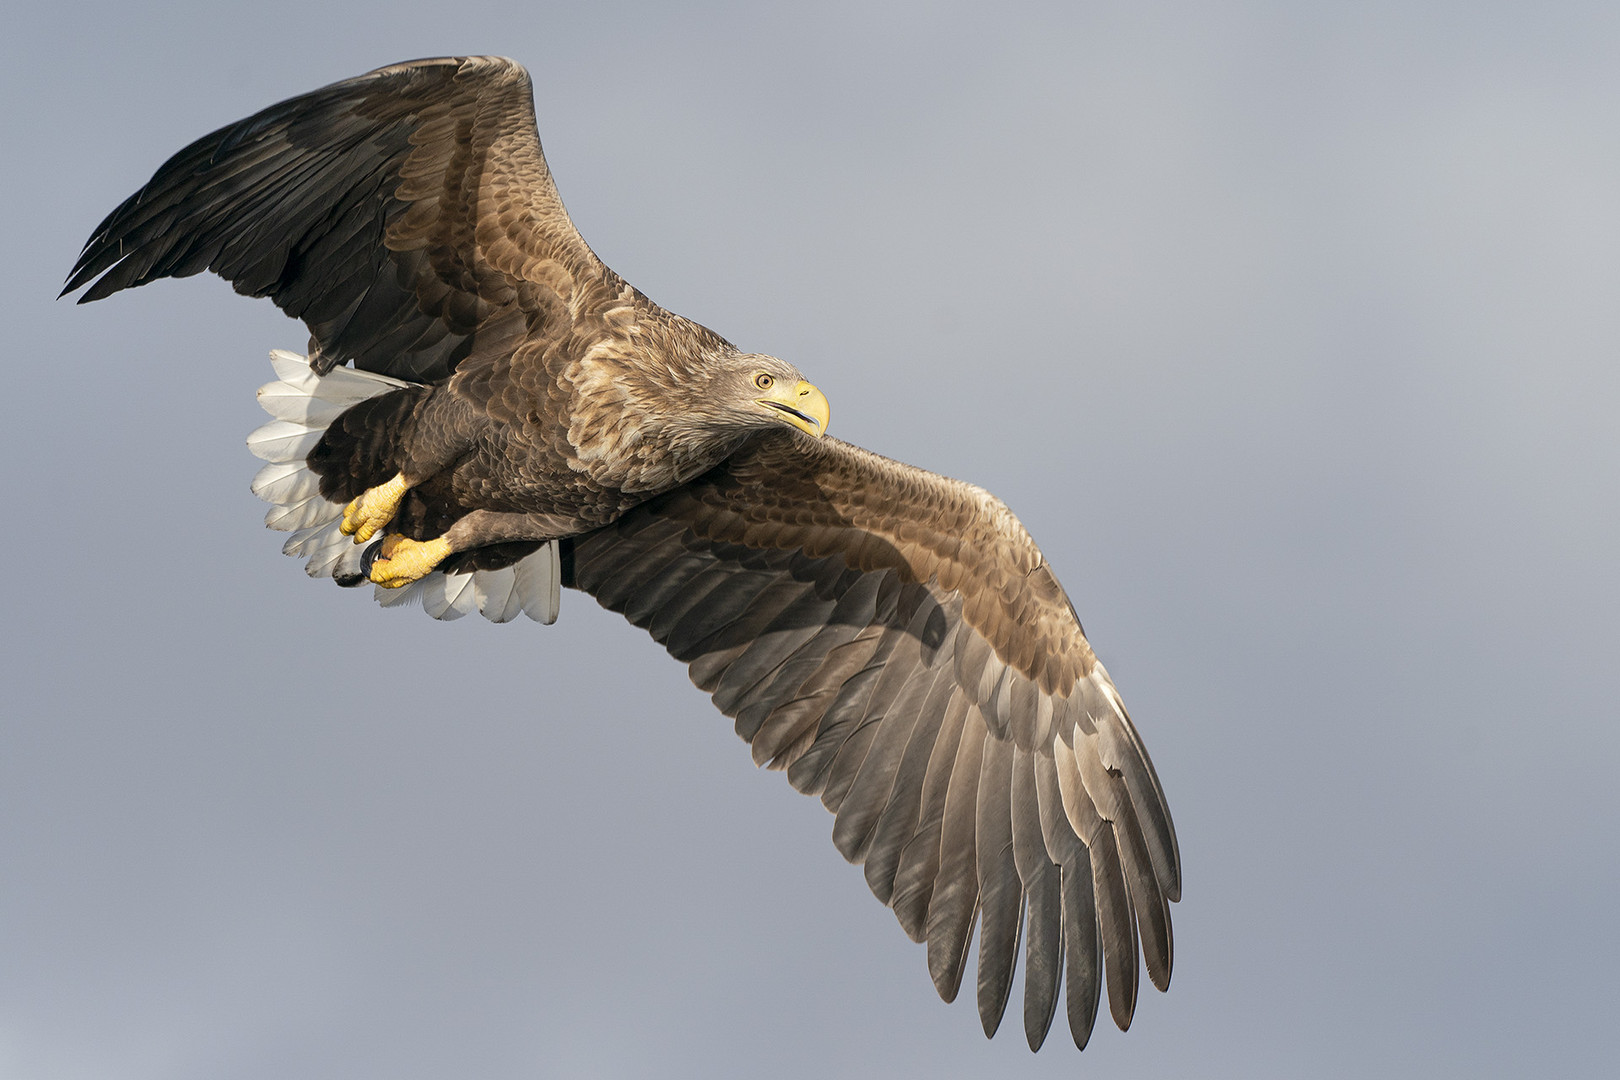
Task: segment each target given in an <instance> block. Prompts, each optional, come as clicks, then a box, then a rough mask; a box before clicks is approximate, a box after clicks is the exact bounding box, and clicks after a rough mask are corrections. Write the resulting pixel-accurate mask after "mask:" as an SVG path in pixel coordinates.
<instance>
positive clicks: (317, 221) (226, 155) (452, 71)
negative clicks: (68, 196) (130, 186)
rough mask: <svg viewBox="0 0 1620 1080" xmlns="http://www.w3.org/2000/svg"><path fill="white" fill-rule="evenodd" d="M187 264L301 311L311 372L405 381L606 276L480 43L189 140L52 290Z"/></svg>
mask: <svg viewBox="0 0 1620 1080" xmlns="http://www.w3.org/2000/svg"><path fill="white" fill-rule="evenodd" d="M202 270H212V271H214V272H215V273H217V274H219V275H220V276H221V277H223V278H225V279H226V280H228V281H230V282H231V283H232V285H234V286H235V288H236V291H237V292H240V293H245V294H247V295H250V296H268V297H270V298H271V299H272V300H274V301H275V303H276V305H277V306H278V307H280V308H281V309H282V310H283V311H285V312H286V313H287V314H289V315H292V316H294V317H296V318H299V319H302V320H303V321H304V322H305V323H306V324H307V325H308V326H309V330H310V334H311V335H312V340H311V352H312V353H313V354H315V355H313V356H312V361H313V362H314V363H315V365H316V368H317V370H318V371H325V370H328V369H329V368H330V367H332V366H334V365H336V364H341V363H344V362H347V361H353V362H354V364H355V366H356V367H360V368H363V369H365V370H368V371H375V372H379V373H382V374H385V375H389V376H393V377H395V378H401V379H410V380H413V381H418V382H435V381H438V380H441V379H444V378H447V377H448V376H449V375H450V373H451V372H452V371H454V370H455V368H456V367H457V365H458V364H460V363H461V362H462V361H463V360H465V359H467V358H468V357H469V356H485V355H487V356H504V355H507V354H510V353H511V352H512V351H513V349H514V348H516V346H517V345H519V344H521V343H522V342H524V341H525V340H527V339H530V338H534V337H540V336H544V335H546V334H547V333H548V331H549V332H554V333H560V332H563V330H564V329H565V328H566V325H567V324H568V322H569V321H570V320H569V319H568V318H567V316H568V315H569V314H570V313H574V314H577V312H578V310H579V308H580V307H581V306H583V305H585V304H587V303H589V298H590V296H591V295H604V296H605V295H606V294H612V295H617V294H619V293H620V292H621V290H622V289H623V288H624V287H623V283H622V282H620V281H619V279H618V278H617V277H616V276H614V275H613V274H612V272H611V271H609V270H608V269H607V268H606V267H604V266H603V265H602V264H601V262H600V261H599V260H598V259H597V258H596V256H595V255H594V254H593V253H592V252H591V250H590V248H589V247H588V246H586V244H585V241H584V240H582V239H580V236H579V233H578V232H577V231H575V229H574V225H573V222H571V221H570V220H569V218H568V214H567V212H566V211H565V210H564V209H563V205H562V201H561V199H559V198H558V196H557V189H556V187H555V186H554V185H553V183H552V180H551V173H550V170H549V169H548V168H547V167H546V160H545V157H544V155H543V154H542V153H541V149H540V137H539V135H538V133H537V131H536V128H535V118H534V98H533V91H532V88H531V85H530V82H529V75H528V73H527V72H526V71H524V69H523V68H522V66H521V65H519V64H517V63H515V62H513V61H511V60H505V59H500V58H490V57H451V58H446V59H436V60H417V61H413V62H410V63H405V64H395V65H393V66H391V67H385V68H380V69H378V70H376V71H373V72H371V73H370V74H367V75H361V76H359V77H358V78H354V79H348V80H345V81H343V82H339V83H334V84H332V85H331V86H328V87H325V88H323V89H320V90H316V91H314V92H312V93H309V94H304V95H302V96H299V97H295V98H291V99H289V100H287V101H284V102H282V103H281V104H279V105H273V106H271V107H270V108H268V109H265V110H264V111H263V112H260V113H258V114H256V115H254V116H250V117H248V118H247V119H246V120H242V121H239V122H238V123H235V124H231V125H229V126H227V127H224V128H221V129H220V130H218V131H216V132H214V133H213V134H212V135H208V136H205V137H204V138H201V139H198V140H197V141H196V142H194V143H192V144H191V145H190V146H188V147H186V148H185V149H184V150H182V151H180V152H179V153H178V154H176V155H174V157H172V158H170V159H169V160H168V161H167V162H165V163H164V165H163V167H162V168H160V169H159V170H158V171H157V173H156V174H155V175H154V176H153V177H152V179H151V180H149V181H148V182H147V183H146V186H144V187H143V188H141V190H140V191H138V192H136V193H135V194H134V195H132V196H130V197H129V198H128V199H126V200H125V201H124V203H123V205H121V206H120V207H118V209H116V210H114V211H113V212H112V213H111V214H109V215H108V216H107V219H106V220H105V221H103V222H102V223H101V225H100V226H99V227H98V228H97V229H96V231H95V233H94V235H92V236H91V238H90V240H89V242H88V243H87V244H85V247H84V251H83V253H82V254H81V255H80V256H79V261H78V264H77V265H76V266H75V267H74V269H73V273H72V275H71V276H70V277H69V278H68V282H67V286H66V288H64V289H63V293H64V294H65V293H68V292H71V291H73V290H74V289H78V288H80V287H81V286H84V285H86V284H87V283H90V282H91V281H92V280H94V284H91V285H90V288H89V289H87V290H86V291H85V293H84V295H83V296H82V297H80V302H81V303H83V302H86V301H90V300H98V299H100V298H102V297H104V296H107V295H109V294H111V293H114V292H117V291H118V290H120V289H125V288H129V287H132V286H135V285H144V284H146V283H147V282H149V281H153V280H155V279H157V278H161V277H185V276H187V275H190V274H196V273H199V272H200V271H202ZM98 275H99V277H98Z"/></svg>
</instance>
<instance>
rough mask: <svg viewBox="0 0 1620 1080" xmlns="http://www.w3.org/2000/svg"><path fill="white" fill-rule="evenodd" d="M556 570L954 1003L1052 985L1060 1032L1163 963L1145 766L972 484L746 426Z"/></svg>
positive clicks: (1037, 581) (998, 512) (1039, 1017)
mask: <svg viewBox="0 0 1620 1080" xmlns="http://www.w3.org/2000/svg"><path fill="white" fill-rule="evenodd" d="M571 560H572V564H571V566H572V569H571V572H570V575H569V577H568V578H567V579H565V580H566V581H567V583H568V584H570V585H573V586H574V587H576V588H579V589H583V590H584V591H586V592H588V593H591V594H592V595H594V596H595V597H596V598H597V599H598V600H599V601H600V602H601V603H602V604H603V605H604V606H605V607H608V608H610V609H612V610H615V611H620V612H622V613H624V614H625V616H626V617H627V618H628V619H630V621H631V622H633V623H635V624H636V625H637V626H641V627H644V628H646V629H647V630H648V631H649V632H650V633H651V634H652V636H653V637H654V638H655V639H656V640H657V641H659V642H660V643H661V644H663V645H664V646H665V647H666V648H667V649H668V650H669V651H670V653H671V654H672V655H674V656H675V657H676V658H677V659H679V660H681V661H683V662H685V663H687V664H689V665H690V671H691V675H692V679H693V681H694V682H695V683H696V684H697V685H698V686H699V687H701V688H702V689H703V690H706V691H708V692H709V693H710V694H711V695H713V698H714V702H715V704H716V705H718V706H719V707H720V709H721V710H722V711H723V712H724V713H726V714H727V715H728V716H732V717H734V718H735V719H736V727H737V733H738V734H739V735H741V736H742V737H743V738H744V739H746V740H748V741H749V743H750V744H751V745H752V747H753V752H754V759H755V761H756V762H759V763H761V764H764V765H767V766H769V767H771V768H776V769H783V770H785V771H786V772H787V776H788V780H789V782H790V783H792V784H793V786H794V787H795V788H797V789H798V790H800V791H802V792H804V793H806V794H810V795H817V796H819V797H820V798H821V800H822V802H823V803H824V804H825V805H826V806H827V808H828V809H829V810H831V811H832V812H833V813H834V814H835V815H836V818H835V821H834V825H833V841H834V843H835V844H836V845H837V847H838V850H839V851H840V852H841V853H842V854H843V855H844V856H845V857H846V858H848V859H849V860H850V861H852V862H856V863H863V864H864V865H865V869H866V879H867V883H868V884H869V885H870V886H871V889H872V892H873V893H874V894H875V895H876V896H877V897H878V899H879V900H881V901H882V902H884V903H885V904H887V905H889V906H890V907H891V908H892V909H893V910H894V912H895V915H896V917H897V918H898V919H899V921H900V924H901V926H902V927H903V928H904V929H905V931H906V933H907V934H908V935H910V936H911V937H912V938H913V939H914V940H918V941H924V942H926V943H927V947H928V967H929V973H930V975H931V976H932V977H933V980H934V984H935V987H936V988H937V989H938V990H939V993H940V995H941V996H942V997H943V998H945V999H946V1000H947V1001H948V1000H951V999H953V998H954V997H955V996H956V993H957V990H958V988H959V986H960V984H961V980H962V976H963V974H964V967H965V963H966V958H967V955H968V951H969V949H968V946H969V943H970V942H971V940H972V937H973V934H974V931H975V928H977V931H978V935H979V950H978V955H979V968H978V976H977V997H978V1006H979V1014H980V1018H981V1020H982V1021H983V1024H984V1028H985V1031H986V1033H992V1032H994V1031H995V1030H996V1027H997V1025H998V1024H999V1023H1000V1020H1001V1017H1002V1014H1003V1011H1004V1009H1005V1006H1006V1004H1007V1000H1008V997H1009V995H1010V990H1011V986H1012V982H1013V976H1014V971H1015V969H1016V967H1017V961H1018V957H1019V953H1020V952H1022V953H1023V954H1024V955H1025V957H1026V960H1025V963H1026V970H1025V979H1024V985H1025V994H1024V1031H1025V1036H1026V1038H1027V1039H1028V1041H1029V1044H1030V1046H1031V1047H1032V1048H1034V1047H1038V1046H1039V1045H1040V1044H1041V1043H1042V1041H1043V1040H1044V1039H1045V1037H1046V1033H1047V1030H1048V1028H1049V1026H1050V1024H1051V1020H1052V1017H1053V1015H1054V1013H1055V1011H1056V1008H1057V1002H1058V989H1059V986H1060V983H1062V982H1063V981H1065V980H1066V982H1067V987H1068V989H1067V993H1066V1001H1067V1010H1066V1011H1067V1015H1068V1019H1069V1028H1070V1031H1071V1033H1072V1035H1073V1036H1074V1039H1075V1042H1076V1044H1077V1045H1080V1046H1084V1045H1085V1043H1086V1040H1087V1039H1088V1038H1089V1036H1090V1033H1091V1028H1092V1024H1093V1022H1094V1019H1095V1017H1096V1012H1097V1007H1098V1003H1099V1000H1100V998H1101V987H1102V985H1103V984H1104V983H1106V985H1107V987H1108V998H1109V1004H1110V1009H1111V1012H1112V1015H1113V1018H1114V1020H1115V1022H1116V1023H1117V1024H1118V1025H1119V1026H1120V1027H1121V1028H1124V1027H1126V1026H1127V1025H1129V1023H1130V1020H1131V1016H1132V1013H1133V1010H1134V1008H1135V1002H1136V989H1137V972H1138V968H1139V962H1138V956H1139V955H1140V956H1141V957H1142V958H1143V960H1145V963H1146V967H1147V971H1148V975H1149V978H1150V979H1151V980H1152V981H1153V983H1154V984H1155V985H1156V986H1158V987H1160V988H1161V989H1163V988H1164V987H1166V986H1168V984H1169V978H1170V967H1171V962H1172V956H1171V934H1170V921H1169V915H1168V902H1169V901H1171V900H1174V899H1176V898H1178V897H1179V895H1180V889H1181V885H1180V876H1181V872H1180V859H1179V855H1178V854H1177V851H1176V842H1175V834H1174V831H1173V828H1172V826H1171V824H1170V817H1169V812H1168V810H1167V809H1166V807H1165V804H1164V799H1163V796H1162V794H1161V793H1160V790H1159V786H1158V780H1157V778H1156V777H1155V776H1154V773H1153V767H1152V764H1151V762H1149V760H1148V758H1147V755H1146V753H1145V752H1144V751H1143V750H1142V748H1141V744H1140V741H1139V740H1138V739H1137V737H1136V732H1135V729H1134V728H1133V727H1132V726H1131V723H1130V720H1129V718H1128V717H1127V715H1126V714H1125V711H1124V708H1123V705H1122V704H1121V703H1120V702H1119V699H1118V695H1117V693H1115V691H1114V689H1113V684H1112V683H1111V682H1110V681H1109V680H1108V676H1107V673H1106V672H1105V671H1104V670H1103V669H1102V667H1101V665H1099V664H1097V663H1096V660H1095V657H1093V656H1092V654H1091V651H1090V648H1089V646H1087V645H1086V643H1085V638H1084V635H1083V634H1082V633H1081V631H1080V627H1079V623H1078V622H1077V621H1076V620H1075V618H1074V614H1073V611H1072V609H1071V608H1070V607H1069V604H1068V600H1067V598H1066V597H1065V596H1064V595H1063V592H1062V590H1061V589H1060V588H1058V587H1057V583H1056V581H1055V580H1054V579H1053V578H1052V577H1051V575H1050V573H1049V572H1047V571H1046V568H1045V564H1044V560H1042V558H1041V556H1040V552H1039V550H1038V549H1036V548H1035V546H1034V544H1033V543H1032V542H1031V541H1030V540H1029V538H1028V536H1027V534H1025V533H1024V531H1023V529H1022V527H1021V526H1019V525H1018V523H1017V521H1016V519H1014V518H1013V517H1012V515H1011V514H1010V513H1008V512H1007V511H1006V508H1005V507H1003V506H1001V504H1000V503H999V502H996V501H995V500H993V499H991V498H990V497H989V496H988V495H985V494H984V493H983V492H981V491H979V490H978V489H976V488H971V487H969V486H968V485H965V484H958V483H956V482H955V481H950V480H946V479H945V478H943V477H938V476H935V475H933V474H931V473H925V472H922V471H921V470H916V469H911V468H909V467H907V466H902V465H898V464H896V463H894V462H889V461H887V460H886V459H883V458H879V457H877V456H876V455H872V454H868V453H866V452H865V451H861V450H858V449H856V448H854V447H848V446H845V445H844V444H842V443H838V442H836V441H835V440H820V441H815V440H810V439H808V438H800V437H798V436H796V435H793V434H784V435H782V436H769V437H766V438H764V439H761V440H760V441H759V442H757V443H756V444H754V445H752V446H751V447H749V448H745V449H744V450H743V451H742V452H741V453H739V454H738V455H737V456H736V457H734V458H733V459H732V460H731V461H730V462H728V463H727V464H725V465H722V466H721V467H720V468H718V469H716V470H714V471H713V472H711V473H710V474H708V475H707V476H705V477H703V478H701V479H699V480H697V481H694V482H693V483H691V484H689V485H687V486H686V487H685V488H682V489H679V490H677V491H674V492H669V493H667V494H665V495H662V496H659V497H658V498H656V499H653V500H652V501H650V502H648V503H646V504H644V505H642V506H641V507H638V508H637V509H635V510H632V511H631V512H629V513H628V514H626V515H625V516H624V517H623V518H622V519H620V520H619V521H618V522H616V523H614V524H613V525H610V526H608V527H606V528H603V529H601V530H599V531H597V532H594V533H591V534H588V535H586V536H582V537H577V538H575V539H574V540H573V541H572V542H571Z"/></svg>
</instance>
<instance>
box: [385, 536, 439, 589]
mask: <svg viewBox="0 0 1620 1080" xmlns="http://www.w3.org/2000/svg"><path fill="white" fill-rule="evenodd" d="M449 554H450V541H448V540H446V539H445V538H444V537H442V536H440V537H437V538H435V539H432V540H424V541H420V542H419V541H416V540H409V539H406V538H405V537H403V536H400V535H398V534H397V533H395V534H393V535H390V536H385V537H383V542H382V547H380V548H379V549H378V550H377V558H376V560H375V561H374V562H373V563H372V564H371V580H372V581H373V582H375V583H376V584H378V585H381V586H382V587H383V588H385V589H397V588H399V587H400V586H401V585H409V584H410V583H411V582H413V581H416V580H417V579H418V578H424V577H426V576H427V575H429V574H431V573H432V572H433V568H434V567H435V566H438V565H439V564H440V563H441V562H443V561H444V560H445V557H446V556H447V555H449Z"/></svg>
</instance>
